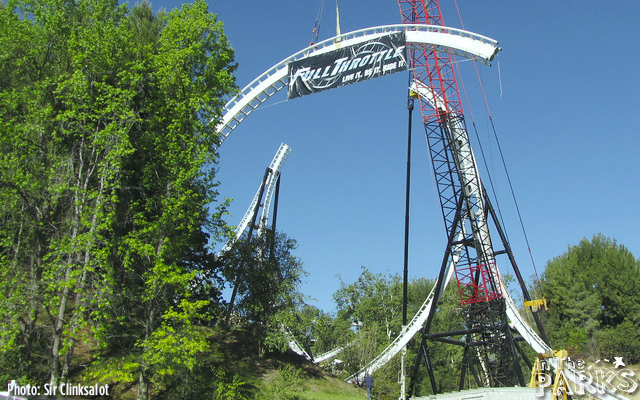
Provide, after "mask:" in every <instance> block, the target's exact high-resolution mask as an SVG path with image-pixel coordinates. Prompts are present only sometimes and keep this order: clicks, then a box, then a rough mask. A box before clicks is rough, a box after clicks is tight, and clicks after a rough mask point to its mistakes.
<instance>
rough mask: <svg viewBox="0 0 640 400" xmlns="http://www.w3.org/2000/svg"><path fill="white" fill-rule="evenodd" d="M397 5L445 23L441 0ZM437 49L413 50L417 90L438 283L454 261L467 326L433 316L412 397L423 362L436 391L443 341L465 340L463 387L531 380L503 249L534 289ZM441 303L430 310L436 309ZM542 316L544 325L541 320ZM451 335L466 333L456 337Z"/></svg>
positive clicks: (407, 18) (413, 16)
mask: <svg viewBox="0 0 640 400" xmlns="http://www.w3.org/2000/svg"><path fill="white" fill-rule="evenodd" d="M398 4H399V7H400V13H401V16H402V22H403V23H404V24H427V25H437V26H444V23H443V20H442V13H441V10H440V5H439V3H438V1H437V0H431V1H425V0H398ZM436 50H440V49H437V48H436V46H432V47H431V48H430V49H429V48H428V49H410V51H409V57H410V63H411V74H412V79H411V81H412V84H411V91H412V93H413V95H414V97H416V98H417V99H418V101H419V103H420V110H421V112H422V121H423V124H424V127H425V130H426V136H427V142H428V145H429V152H430V156H431V162H432V167H433V171H434V173H435V180H436V186H437V190H438V195H439V199H440V205H441V208H442V215H443V218H444V225H445V229H446V233H447V237H448V244H447V248H446V251H445V257H444V260H443V263H442V267H441V271H440V277H439V279H438V283H437V284H438V285H442V282H443V281H444V279H443V277H444V275H445V273H446V270H447V268H448V266H449V265H452V266H453V267H454V269H455V277H456V280H457V285H458V292H459V294H460V302H461V305H462V309H463V315H464V328H463V329H461V330H460V331H456V332H441V333H433V332H431V321H432V318H433V315H430V316H429V318H428V319H427V322H426V323H425V326H424V328H423V330H422V340H421V344H420V348H419V354H418V358H417V360H416V364H415V366H414V374H413V379H412V384H411V387H410V395H412V394H413V391H414V389H415V379H416V376H417V372H418V368H419V366H420V363H421V362H422V361H424V363H425V364H426V367H427V371H428V373H429V377H430V379H431V383H432V387H433V391H434V393H435V392H436V387H437V386H436V384H435V378H434V374H433V368H432V366H431V363H430V361H429V356H428V347H427V343H428V342H429V341H438V340H440V341H446V342H447V343H456V344H459V345H461V346H464V356H463V359H462V360H461V362H462V364H461V376H460V389H463V387H464V382H465V377H466V376H468V375H467V374H470V375H472V376H473V379H474V380H475V382H476V384H477V385H478V386H481V387H482V386H484V387H495V386H516V385H520V386H525V381H524V377H523V375H522V370H521V367H520V364H519V362H520V361H519V360H520V358H519V350H520V349H519V347H518V345H517V343H516V338H515V337H514V334H513V333H512V332H511V330H510V328H509V324H508V319H507V313H506V305H505V299H504V297H503V294H504V291H505V287H504V284H503V282H502V280H501V278H500V273H499V271H498V268H497V265H496V255H497V254H501V253H505V254H508V255H509V260H510V261H511V264H512V266H513V267H514V270H515V272H516V276H517V278H518V280H519V282H520V284H521V287H522V288H523V292H524V296H525V298H528V297H529V295H528V293H527V291H526V286H525V285H524V282H523V281H522V278H521V276H520V274H519V271H518V269H517V265H516V264H515V261H514V258H513V255H512V253H511V250H510V247H509V244H508V242H507V240H506V237H505V236H504V234H503V231H502V229H501V227H500V225H499V223H498V221H497V219H496V218H495V215H494V211H493V208H492V207H491V204H490V203H489V199H488V198H487V196H486V193H485V190H484V188H483V186H482V182H481V180H480V176H479V174H478V168H477V163H476V160H475V158H474V155H473V152H472V150H471V146H470V143H469V136H468V134H467V130H466V126H465V120H464V114H463V110H462V104H461V101H460V95H459V92H458V84H457V81H456V76H455V73H454V70H453V63H452V58H451V55H450V54H449V53H446V52H440V51H436ZM490 221H491V222H493V225H492V226H493V227H495V229H496V231H497V232H498V233H499V236H500V239H501V244H502V245H503V249H502V250H500V251H495V250H494V245H493V243H492V241H491V236H490V232H489V222H490ZM441 290H443V288H441V287H440V288H436V291H437V295H436V298H437V297H438V296H439V295H440V293H441ZM435 309H436V307H432V308H431V310H432V312H431V314H433V312H434V311H433V310H435ZM536 322H537V323H538V326H539V329H542V326H541V325H540V324H539V320H536ZM541 333H542V335H544V332H541ZM453 336H457V337H460V338H461V339H459V340H452V339H451V337H453ZM543 337H544V336H543Z"/></svg>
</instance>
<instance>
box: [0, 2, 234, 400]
mask: <svg viewBox="0 0 640 400" xmlns="http://www.w3.org/2000/svg"><path fill="white" fill-rule="evenodd" d="M232 62H233V51H232V49H231V48H230V46H229V43H228V42H227V40H226V38H225V36H224V33H223V31H222V24H221V23H220V22H219V21H217V18H216V16H215V15H214V14H211V13H209V12H208V10H207V5H206V3H205V2H204V1H198V2H196V3H194V4H186V5H184V6H183V7H182V8H181V9H176V10H173V11H171V12H169V13H159V14H155V15H154V13H153V12H152V10H151V7H150V5H149V4H148V3H143V4H140V5H137V6H135V7H134V8H133V9H129V8H128V7H127V6H126V5H119V4H118V2H117V1H115V0H77V1H67V0H34V1H31V0H9V1H8V2H7V3H6V6H3V7H1V8H0V157H1V160H0V200H1V201H0V221H2V223H1V224H0V263H1V269H0V275H1V276H0V278H1V283H0V285H1V289H0V290H2V295H3V296H2V300H0V321H2V322H0V323H1V324H2V325H1V326H0V346H1V347H2V348H3V349H6V351H3V354H2V355H1V356H0V357H2V360H1V361H2V367H3V370H2V373H1V374H0V375H2V376H6V375H8V371H10V372H11V378H13V379H15V378H16V377H20V376H23V377H24V378H25V379H31V380H39V381H41V380H42V379H43V378H44V377H45V376H47V377H48V379H49V380H50V382H51V383H53V384H56V383H57V382H59V381H60V380H63V379H66V378H67V376H68V375H69V374H70V369H71V368H72V367H73V366H74V365H77V363H78V362H79V360H77V359H75V358H74V357H75V352H74V349H75V348H76V347H77V346H78V345H79V344H80V343H96V344H97V347H96V349H95V350H96V351H97V350H101V351H100V352H96V353H94V354H91V355H89V356H88V357H89V359H86V360H84V361H89V360H91V358H93V357H96V356H100V355H105V354H108V351H109V350H110V349H113V348H114V347H113V346H114V344H116V343H117V346H118V348H119V349H120V350H123V349H124V350H127V351H126V352H124V353H121V354H123V355H122V358H120V359H119V358H118V356H115V357H113V356H112V357H110V358H109V362H108V363H105V364H104V365H103V366H105V365H106V366H113V367H117V368H119V369H118V370H117V372H118V375H119V377H120V378H121V379H122V380H124V381H131V380H133V379H136V380H137V381H138V382H139V387H140V390H139V396H138V397H139V398H146V397H147V396H148V394H149V391H150V384H151V383H152V382H153V383H156V384H158V385H160V384H161V383H162V380H163V379H164V378H163V377H166V376H169V375H171V374H173V373H175V369H176V368H178V369H179V368H183V369H185V370H189V369H191V368H193V363H194V355H195V354H196V353H198V352H199V351H202V349H203V348H204V347H205V342H204V340H203V334H202V332H200V331H199V330H198V329H197V327H196V326H195V321H196V320H197V319H200V318H201V315H202V311H203V310H204V309H207V308H210V306H211V303H216V302H217V301H218V300H219V297H216V293H215V290H213V291H210V293H209V294H212V295H213V297H211V296H210V297H209V298H208V299H204V298H194V297H193V296H192V295H191V293H190V292H191V291H190V288H191V286H192V283H193V282H194V279H196V278H197V277H198V276H200V274H207V273H208V274H209V275H219V274H220V273H219V272H218V273H216V272H215V268H216V266H215V263H214V260H213V256H212V254H210V251H209V250H208V247H207V246H208V244H209V242H210V241H212V240H217V238H218V237H219V236H220V235H221V234H222V233H223V231H224V230H225V225H224V223H223V222H222V219H221V217H220V216H221V213H222V212H223V211H224V203H222V204H220V206H219V207H218V208H217V210H214V215H210V211H209V205H210V204H211V203H215V202H216V199H217V193H216V183H215V174H214V172H215V171H214V169H213V168H212V167H211V166H212V165H213V164H214V163H215V158H216V155H215V147H216V144H217V136H216V134H215V123H211V121H212V120H213V121H215V120H217V119H218V118H219V116H220V112H221V108H222V106H223V104H224V100H223V98H224V97H225V96H226V95H228V94H230V93H232V92H233V91H234V90H235V86H234V78H233V70H234V68H235V67H234V65H233V63H232ZM177 349H181V351H179V352H178V351H177ZM85 357H87V355H85ZM123 366H124V368H121V367H123ZM112 372H114V371H112Z"/></svg>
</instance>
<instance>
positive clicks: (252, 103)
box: [216, 24, 500, 143]
mask: <svg viewBox="0 0 640 400" xmlns="http://www.w3.org/2000/svg"><path fill="white" fill-rule="evenodd" d="M394 32H406V33H405V35H406V41H407V46H409V47H418V48H427V47H428V48H429V49H434V48H435V50H437V51H441V52H447V53H451V54H455V55H458V56H461V57H464V58H468V59H470V60H475V61H480V62H482V63H485V64H488V63H489V62H490V61H491V60H492V59H493V57H494V56H495V55H496V53H497V52H498V51H499V50H500V48H499V47H498V42H496V41H495V40H493V39H490V38H488V37H485V36H482V35H478V34H475V33H472V32H468V31H464V30H460V29H454V28H446V27H442V26H432V25H402V24H400V25H384V26H376V27H373V28H367V29H361V30H357V31H353V32H348V33H345V34H342V35H340V36H335V37H333V38H330V39H327V40H324V41H322V42H319V43H316V44H314V45H312V46H309V47H307V48H305V49H302V50H300V51H299V52H297V53H295V54H293V55H291V56H289V57H287V58H285V59H284V60H282V61H280V62H279V63H278V64H276V65H274V66H273V67H271V68H270V69H268V70H267V71H265V72H264V73H263V74H262V75H260V76H259V77H257V78H256V79H254V80H253V82H251V83H250V84H248V85H247V86H246V87H245V88H244V89H242V90H241V91H240V93H238V94H237V95H236V96H235V97H234V98H232V99H231V100H230V101H229V102H228V103H227V104H226V105H225V108H224V110H223V112H222V121H221V122H220V124H219V125H218V127H217V129H216V130H217V132H218V134H219V135H220V138H219V139H220V143H222V142H223V141H224V140H225V139H226V138H227V137H228V136H229V134H230V133H231V132H232V131H233V130H234V129H235V128H236V126H238V124H239V123H240V122H242V120H243V119H245V118H246V117H247V116H248V115H249V114H251V113H252V112H253V111H254V110H255V109H257V108H258V107H259V106H260V105H261V104H262V103H264V102H265V101H266V100H267V99H269V98H270V97H271V96H273V95H274V94H276V93H277V92H278V91H279V90H281V89H282V88H284V87H286V86H287V85H288V84H289V76H288V75H287V72H288V68H287V67H288V65H289V63H290V62H292V61H295V60H299V59H302V58H305V57H311V56H316V55H319V54H323V53H327V52H329V51H331V50H334V49H335V44H336V42H340V45H341V46H350V45H354V44H358V43H364V42H366V41H368V40H371V39H375V38H378V37H381V36H384V35H388V34H390V33H394Z"/></svg>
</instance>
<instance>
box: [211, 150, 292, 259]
mask: <svg viewBox="0 0 640 400" xmlns="http://www.w3.org/2000/svg"><path fill="white" fill-rule="evenodd" d="M290 152H291V148H290V147H289V146H288V145H286V144H284V143H282V144H280V147H279V148H278V151H276V154H275V155H274V156H273V160H271V164H270V165H269V169H268V171H269V174H268V176H267V179H266V181H265V180H263V181H262V182H261V183H260V186H259V187H258V190H257V191H256V194H255V196H253V200H252V201H251V204H250V205H249V208H247V211H246V212H245V213H244V216H243V217H242V219H241V220H240V223H239V224H238V226H237V227H236V229H235V231H234V233H233V236H232V237H231V238H230V239H229V240H227V242H226V243H225V244H224V246H222V249H220V251H219V252H218V255H220V254H223V253H225V252H227V251H228V250H229V249H230V248H231V246H233V244H234V243H235V242H236V241H237V240H238V239H239V238H240V237H241V236H242V235H243V234H244V233H245V232H246V230H247V228H248V227H249V223H250V222H251V221H252V220H253V218H254V216H255V215H256V212H257V211H258V208H259V204H258V202H260V200H261V199H260V195H261V193H263V192H264V189H266V192H267V195H266V197H265V201H264V202H263V203H262V204H263V207H262V215H261V217H260V220H259V221H258V234H262V232H263V231H264V229H265V228H266V226H267V222H268V219H269V209H270V207H271V199H272V197H273V191H274V189H275V186H276V183H277V181H278V177H279V176H280V169H281V168H282V166H283V165H284V162H285V161H286V160H287V157H288V156H289V153H290ZM265 186H266V187H265Z"/></svg>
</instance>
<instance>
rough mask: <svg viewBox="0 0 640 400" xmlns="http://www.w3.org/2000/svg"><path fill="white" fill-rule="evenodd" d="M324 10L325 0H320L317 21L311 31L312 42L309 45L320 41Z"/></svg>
mask: <svg viewBox="0 0 640 400" xmlns="http://www.w3.org/2000/svg"><path fill="white" fill-rule="evenodd" d="M323 10H324V0H320V7H319V8H318V14H316V22H315V24H314V25H313V31H312V33H311V42H310V43H309V46H313V44H314V43H316V42H317V41H318V37H319V35H320V23H321V22H322V12H323Z"/></svg>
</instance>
